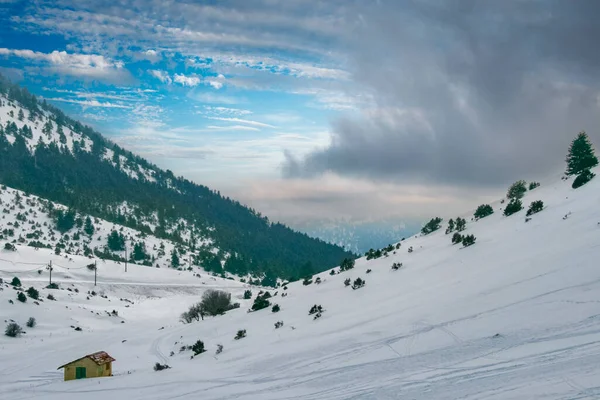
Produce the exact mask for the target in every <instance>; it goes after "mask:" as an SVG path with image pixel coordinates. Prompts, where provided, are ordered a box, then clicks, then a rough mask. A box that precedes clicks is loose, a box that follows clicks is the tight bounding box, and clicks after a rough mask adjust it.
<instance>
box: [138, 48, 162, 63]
mask: <svg viewBox="0 0 600 400" xmlns="http://www.w3.org/2000/svg"><path fill="white" fill-rule="evenodd" d="M142 58H143V59H146V60H148V61H150V62H152V63H155V62H157V61H159V60H160V59H161V55H160V53H159V52H157V51H156V50H153V49H148V50H146V51H143V52H142Z"/></svg>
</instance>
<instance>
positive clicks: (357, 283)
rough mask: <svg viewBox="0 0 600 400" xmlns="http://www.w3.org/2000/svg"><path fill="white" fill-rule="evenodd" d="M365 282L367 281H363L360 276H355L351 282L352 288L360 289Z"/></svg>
mask: <svg viewBox="0 0 600 400" xmlns="http://www.w3.org/2000/svg"><path fill="white" fill-rule="evenodd" d="M365 283H367V282H365V281H364V279H361V278H360V277H359V278H356V279H355V280H354V283H353V284H352V289H354V290H356V289H360V288H361V287H363V286H365Z"/></svg>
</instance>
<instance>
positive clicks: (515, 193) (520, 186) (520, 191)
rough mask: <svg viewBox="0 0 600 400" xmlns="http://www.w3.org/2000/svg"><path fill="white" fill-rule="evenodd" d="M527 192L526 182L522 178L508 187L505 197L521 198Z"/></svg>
mask: <svg viewBox="0 0 600 400" xmlns="http://www.w3.org/2000/svg"><path fill="white" fill-rule="evenodd" d="M526 192H527V183H526V182H525V181H524V180H520V181H516V182H515V183H513V184H512V185H510V187H509V188H508V192H507V193H506V198H508V199H511V200H512V199H521V198H523V196H525V193H526Z"/></svg>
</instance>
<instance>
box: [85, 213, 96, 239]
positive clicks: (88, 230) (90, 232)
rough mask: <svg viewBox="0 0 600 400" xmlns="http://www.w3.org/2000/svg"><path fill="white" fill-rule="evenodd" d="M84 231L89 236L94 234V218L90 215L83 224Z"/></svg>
mask: <svg viewBox="0 0 600 400" xmlns="http://www.w3.org/2000/svg"><path fill="white" fill-rule="evenodd" d="M83 231H84V232H85V233H86V234H87V235H88V236H92V235H93V234H94V225H93V224H92V219H91V218H90V217H89V216H87V217H86V218H85V225H84V226H83Z"/></svg>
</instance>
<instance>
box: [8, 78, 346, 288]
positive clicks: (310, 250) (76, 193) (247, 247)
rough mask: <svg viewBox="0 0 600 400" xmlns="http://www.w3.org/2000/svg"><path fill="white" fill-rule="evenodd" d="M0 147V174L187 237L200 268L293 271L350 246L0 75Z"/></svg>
mask: <svg viewBox="0 0 600 400" xmlns="http://www.w3.org/2000/svg"><path fill="white" fill-rule="evenodd" d="M0 155H1V157H0V183H2V184H5V185H8V186H10V187H12V188H15V189H19V190H22V191H24V192H27V193H32V194H35V195H37V196H39V197H43V198H46V199H49V200H52V201H54V202H58V203H61V204H64V205H66V206H67V207H69V208H72V209H74V210H77V211H79V212H82V213H87V214H90V215H92V216H96V217H99V218H103V219H105V220H107V221H110V222H113V223H118V224H121V225H124V226H127V227H130V228H133V229H136V230H139V231H140V232H144V233H147V234H153V235H154V236H156V237H158V238H163V239H169V240H171V241H173V242H174V243H180V244H182V245H185V246H188V247H189V248H190V250H191V251H193V252H194V256H195V258H194V259H195V260H196V261H197V262H198V263H200V264H202V266H203V267H204V268H205V269H207V270H217V271H218V270H219V269H220V268H221V267H220V266H222V267H223V268H224V269H225V270H226V271H228V272H231V273H234V274H237V275H245V274H248V273H254V274H256V275H263V276H271V277H273V276H278V277H282V278H298V277H300V276H304V275H307V274H308V273H314V272H318V271H323V270H326V269H328V268H331V267H333V266H336V265H338V264H339V263H340V261H341V260H342V259H343V258H345V257H349V256H352V254H351V253H350V252H347V251H345V250H344V249H342V248H341V247H339V246H335V245H331V244H329V243H326V242H325V241H323V240H318V239H313V238H310V237H309V236H308V235H306V234H302V233H299V232H296V231H294V230H292V229H290V228H288V227H287V226H285V225H283V224H280V223H271V222H270V221H269V220H268V218H266V217H264V216H262V215H261V214H260V213H259V212H257V211H255V210H253V209H251V208H248V207H246V206H244V205H242V204H240V203H239V202H237V201H235V200H232V199H229V198H226V197H223V196H221V195H220V193H218V192H216V191H213V190H211V189H209V188H208V187H206V186H202V185H197V184H195V183H193V182H191V181H189V180H187V179H185V178H183V177H176V176H175V175H174V174H173V173H172V172H171V171H169V170H166V171H165V170H162V169H160V168H158V167H157V166H155V165H153V164H151V163H149V162H148V161H147V160H145V159H143V158H141V157H139V156H136V155H134V154H133V153H131V152H129V151H127V150H124V149H122V148H121V147H119V146H118V145H116V144H114V143H112V142H111V141H109V140H107V139H105V138H104V137H103V136H102V135H101V134H99V133H97V132H96V131H94V130H93V129H92V128H90V127H88V126H85V125H83V124H81V123H80V122H78V121H75V120H73V119H71V118H69V117H68V116H66V115H65V114H64V113H63V112H62V111H60V110H59V109H58V108H56V107H54V106H52V105H50V104H48V103H47V102H45V101H41V102H40V101H38V100H37V99H36V97H35V96H33V95H32V94H30V93H29V92H28V91H27V90H26V89H24V88H21V87H19V86H17V85H14V84H12V83H11V82H9V81H8V80H6V79H5V78H4V77H2V76H1V75H0ZM219 272H220V271H219Z"/></svg>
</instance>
